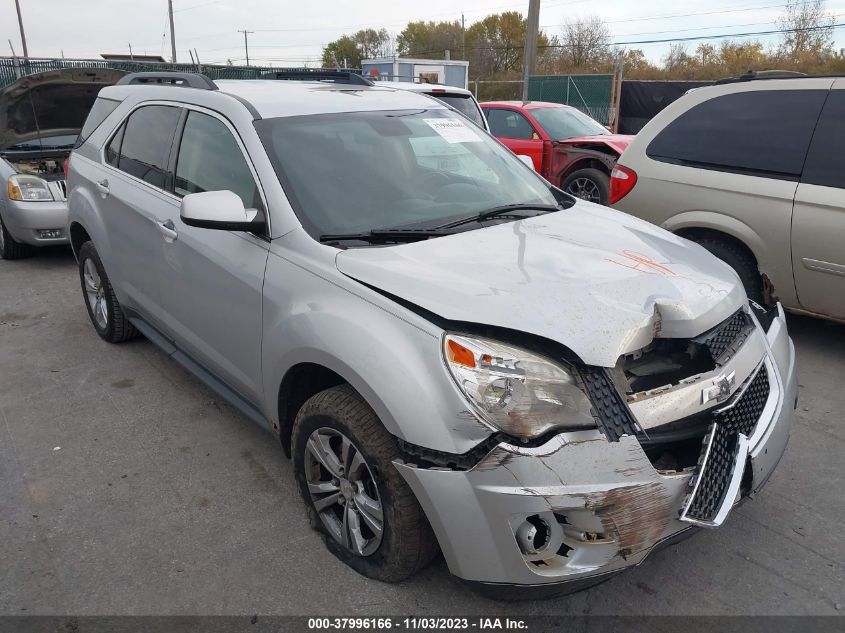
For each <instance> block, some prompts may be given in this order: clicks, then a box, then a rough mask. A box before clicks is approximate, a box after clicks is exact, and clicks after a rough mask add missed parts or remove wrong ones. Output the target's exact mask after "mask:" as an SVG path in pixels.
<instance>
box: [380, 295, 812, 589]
mask: <svg viewBox="0 0 845 633" xmlns="http://www.w3.org/2000/svg"><path fill="white" fill-rule="evenodd" d="M766 338H767V357H766V363H767V367H768V368H769V373H770V386H771V389H772V399H771V401H770V402H772V403H773V404H772V406H771V407H767V409H766V411H765V413H764V416H763V417H761V419H760V420H759V422H758V425H757V429H756V431H755V433H754V435H753V437H752V438H751V440H752V441H751V444H750V445H749V448H748V461H749V463H750V469H751V483H750V488H749V489H748V492H750V493H751V494H754V493H756V492H758V491H759V490H760V488H761V487H762V486H763V485H764V484H765V482H766V481H767V480H768V478H769V476H770V475H771V473H772V471H773V470H774V468H775V466H776V465H777V463H778V461H779V460H780V457H781V455H782V454H783V452H784V450H785V448H786V443H787V441H788V438H789V430H790V426H791V423H792V416H793V410H794V404H795V401H796V397H797V389H798V385H797V376H796V373H795V353H794V348H793V346H792V343H791V341H790V340H789V337H788V335H787V333H786V327H785V320H784V318H783V313H782V311H781V312H780V315H779V317H778V318H776V319H775V322H774V324H773V325H772V327H771V328H770V330H769V333H768V335H767V337H766ZM397 468H398V469H399V470H400V472H401V473H402V474H403V476H404V477H405V479H406V481H407V482H408V484H409V485H410V486H411V488H412V489H413V491H414V493H415V494H416V496H417V498H418V500H419V501H420V504H421V505H422V507H423V509H424V510H425V512H426V514H427V516H428V518H429V521H430V523H431V525H432V527H433V529H434V531H435V533H436V534H437V537H438V540H439V542H440V546H441V549H442V550H443V554H444V556H445V558H446V561H447V563H448V565H449V569H450V570H451V572H452V573H453V574H455V575H456V576H458V577H460V578H463V579H466V580H471V581H479V582H483V583H491V584H506V585H524V586H530V585H549V584H557V583H564V582H574V583H575V584H576V585H582V584H589V582H588V581H589V580H590V579H592V580H593V581H599V580H600V579H601V578H602V577H604V576H606V575H609V574H612V573H613V572H618V571H621V570H623V569H625V568H627V567H631V566H633V565H637V564H638V563H640V562H641V561H642V560H644V559H645V558H646V556H647V555H648V554H649V553H650V552H651V551H652V550H653V549H655V548H656V547H657V546H659V545H660V544H662V543H664V542H666V541H667V540H668V539H673V538H677V537H679V536H680V534H681V533H682V532H686V531H687V530H690V529H692V526H691V525H690V523H687V522H684V521H681V520H680V519H679V517H680V514H681V511H682V509H683V507H684V504H685V500H686V497H687V494H688V492H689V490H690V487H689V484H690V480H691V479H692V476H693V475H692V473H691V472H683V473H672V474H663V473H661V472H658V471H657V470H655V468H654V466H653V465H652V463H651V461H650V460H649V458H648V456H647V455H646V454H645V452H644V450H643V448H642V447H641V446H640V443H639V440H638V439H637V438H636V437H633V436H629V435H626V436H623V437H622V438H621V439H620V440H619V441H618V442H609V441H607V439H606V438H605V437H604V436H603V435H602V434H600V433H599V432H598V431H581V432H573V433H562V434H560V435H557V436H556V437H554V438H552V439H551V440H549V441H548V442H547V443H545V444H544V445H542V446H540V447H536V448H524V447H520V446H515V445H510V444H505V443H503V444H500V445H498V446H497V447H496V448H495V449H493V451H492V452H491V453H489V454H488V455H487V456H486V457H485V458H484V459H482V460H481V462H479V463H478V464H477V465H476V466H474V467H473V468H472V469H470V470H467V471H455V470H446V469H435V468H429V469H426V468H418V467H415V466H413V465H409V464H403V463H397ZM738 501H739V499H738V498H737V499H735V500H734V502H738ZM529 517H532V521H534V522H535V523H537V522H539V523H540V524H542V526H543V528H542V529H544V530H548V534H549V536H548V539H547V541H546V543H547V545H546V547H544V548H543V549H542V551H540V552H537V553H528V554H526V553H523V551H524V549H525V547H522V548H521V547H520V545H519V544H518V540H517V539H518V536H517V535H518V533H520V527H521V526H524V523H525V521H526V519H527V518H529ZM533 517H537V518H536V519H535V518H533ZM523 545H524V541H523Z"/></svg>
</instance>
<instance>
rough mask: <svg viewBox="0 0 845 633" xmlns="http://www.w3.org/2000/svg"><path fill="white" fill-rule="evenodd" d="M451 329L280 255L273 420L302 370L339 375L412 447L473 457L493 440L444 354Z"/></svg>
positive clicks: (274, 295)
mask: <svg viewBox="0 0 845 633" xmlns="http://www.w3.org/2000/svg"><path fill="white" fill-rule="evenodd" d="M441 334H442V331H441V330H440V329H439V328H437V327H436V326H434V325H433V324H431V323H429V322H427V321H425V320H424V319H423V318H422V317H420V316H418V315H416V314H414V313H413V312H411V311H410V310H407V309H406V308H403V307H402V306H399V305H398V304H396V303H394V302H392V301H391V300H390V299H388V298H386V297H384V296H382V295H380V294H379V293H377V292H375V291H373V290H371V289H369V288H367V287H365V286H362V285H360V284H358V283H357V282H354V281H352V280H351V279H349V278H347V277H345V276H344V275H342V274H341V273H339V272H338V271H337V269H334V270H333V271H332V270H331V269H329V268H325V269H324V270H322V271H312V270H309V269H306V268H305V267H303V266H299V265H296V264H294V263H293V262H291V261H290V260H288V259H285V258H283V257H279V256H274V255H272V254H271V257H270V258H269V261H268V263H267V274H266V279H265V284H264V340H263V355H262V367H263V375H264V393H265V394H267V397H266V402H265V408H266V411H265V413H266V414H268V417H270V419H272V420H274V421H276V422H278V417H279V412H278V403H277V402H276V401H275V394H278V393H279V386H280V385H281V383H282V380H283V379H284V376H285V374H286V373H287V372H288V370H290V369H291V368H292V367H294V366H295V365H297V364H300V363H315V364H318V365H321V366H323V367H326V368H328V369H331V370H332V371H334V372H335V373H337V374H338V375H340V376H341V377H342V378H343V379H344V380H345V381H347V382H348V383H349V384H350V385H352V387H354V388H355V389H356V390H357V391H358V392H359V393H360V394H361V396H362V397H363V398H364V399H365V400H366V401H367V403H368V404H369V405H370V406H371V407H372V408H373V410H374V411H375V412H376V414H377V415H378V416H379V418H380V420H381V422H382V423H383V424H384V426H385V428H387V430H388V431H389V432H390V433H391V434H393V435H395V436H397V437H399V438H402V439H403V440H405V441H407V442H410V443H412V444H417V445H420V446H424V447H427V448H431V449H435V450H439V451H444V452H448V453H458V454H460V453H465V452H466V451H468V450H470V449H471V448H473V447H474V446H476V445H477V444H478V443H479V442H481V441H483V440H484V439H486V438H487V437H489V436H490V434H491V433H492V431H491V429H490V428H489V427H488V426H487V425H485V424H484V423H482V422H481V421H480V420H479V419H478V418H477V417H476V416H475V414H473V413H472V412H471V411H470V410H469V405H468V403H467V402H466V401H465V400H464V398H463V396H462V395H461V394H460V393H459V392H458V389H457V386H456V385H455V384H454V382H453V381H452V378H451V376H449V374H448V370H447V369H446V367H445V366H444V362H443V360H442V352H441Z"/></svg>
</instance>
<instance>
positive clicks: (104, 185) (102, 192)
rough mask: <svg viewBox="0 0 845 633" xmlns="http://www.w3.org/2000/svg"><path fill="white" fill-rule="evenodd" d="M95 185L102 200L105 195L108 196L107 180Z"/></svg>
mask: <svg viewBox="0 0 845 633" xmlns="http://www.w3.org/2000/svg"><path fill="white" fill-rule="evenodd" d="M95 184H96V185H97V189H98V190H99V191H100V195H102V196H103V197H104V198H105V197H106V196H107V195H109V181H108V180H101V181H100V182H98V183H95Z"/></svg>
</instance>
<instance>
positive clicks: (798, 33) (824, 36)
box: [777, 0, 836, 62]
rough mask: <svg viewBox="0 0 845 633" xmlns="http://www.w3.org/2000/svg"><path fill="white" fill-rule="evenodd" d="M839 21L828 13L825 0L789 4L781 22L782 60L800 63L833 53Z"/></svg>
mask: <svg viewBox="0 0 845 633" xmlns="http://www.w3.org/2000/svg"><path fill="white" fill-rule="evenodd" d="M835 21H836V17H835V16H834V15H833V14H832V13H828V12H827V11H825V0H788V2H787V5H786V10H785V11H784V14H783V15H782V16H781V17H780V18H778V21H777V25H778V28H779V29H781V30H783V31H786V32H785V33H784V34H783V42H781V45H780V48H779V52H780V54H781V56H782V57H784V58H786V59H788V60H790V61H793V62H800V61H802V60H804V59H806V57H807V56H808V55H809V56H812V57H821V56H824V55H827V54H832V52H833V25H834V23H835Z"/></svg>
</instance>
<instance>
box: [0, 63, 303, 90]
mask: <svg viewBox="0 0 845 633" xmlns="http://www.w3.org/2000/svg"><path fill="white" fill-rule="evenodd" d="M62 68H115V69H117V70H123V71H126V72H130V73H136V72H158V71H166V70H171V71H178V72H191V73H195V72H202V73H204V74H206V75H208V76H209V77H211V78H212V79H258V78H259V77H261V75H262V74H263V73H266V72H273V71H280V70H302V69H299V68H279V67H270V66H224V65H215V64H169V63H160V62H134V61H107V60H104V59H33V58H28V59H26V60H24V59H22V58H20V57H0V87H2V86H6V85H8V84H10V83H12V82H13V81H15V80H17V79H18V78H20V77H23V76H24V75H32V74H34V73H41V72H45V71H48V70H59V69H62Z"/></svg>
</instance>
